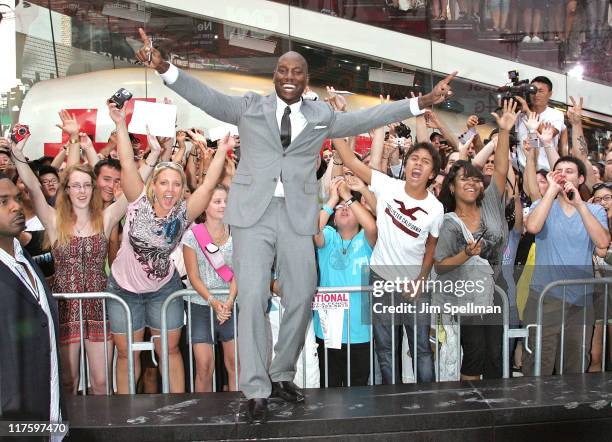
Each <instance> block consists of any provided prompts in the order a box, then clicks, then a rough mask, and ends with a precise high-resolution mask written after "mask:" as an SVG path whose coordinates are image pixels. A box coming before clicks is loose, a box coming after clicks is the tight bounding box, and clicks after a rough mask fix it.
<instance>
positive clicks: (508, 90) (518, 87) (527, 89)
mask: <svg viewBox="0 0 612 442" xmlns="http://www.w3.org/2000/svg"><path fill="white" fill-rule="evenodd" d="M508 79H509V80H510V83H509V84H506V85H504V86H501V87H499V88H497V92H498V93H499V94H501V97H500V98H501V100H502V102H503V101H504V100H509V99H511V98H514V97H515V96H519V97H523V98H524V99H525V101H526V102H527V104H529V105H530V104H531V95H532V94H535V93H536V92H537V91H538V88H537V87H535V86H534V85H533V84H531V83H530V82H529V80H528V79H526V80H520V79H519V73H518V71H509V72H508Z"/></svg>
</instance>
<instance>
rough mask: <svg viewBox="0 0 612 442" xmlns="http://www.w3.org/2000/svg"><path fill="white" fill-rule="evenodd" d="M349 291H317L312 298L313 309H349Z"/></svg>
mask: <svg viewBox="0 0 612 442" xmlns="http://www.w3.org/2000/svg"><path fill="white" fill-rule="evenodd" d="M348 308H349V294H348V293H317V294H316V295H315V296H314V299H313V300H312V309H313V310H335V309H341V310H348Z"/></svg>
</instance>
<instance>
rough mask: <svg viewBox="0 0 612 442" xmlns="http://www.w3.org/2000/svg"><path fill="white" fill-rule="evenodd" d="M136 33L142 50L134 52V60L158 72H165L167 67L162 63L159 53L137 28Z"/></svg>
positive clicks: (166, 64)
mask: <svg viewBox="0 0 612 442" xmlns="http://www.w3.org/2000/svg"><path fill="white" fill-rule="evenodd" d="M138 33H139V34H140V39H141V40H142V44H143V46H142V48H140V49H139V50H138V51H136V58H137V59H138V61H140V62H141V63H143V64H144V65H145V66H148V67H150V68H153V69H155V70H156V71H158V72H161V73H164V72H166V71H167V70H168V66H169V65H168V63H167V62H166V61H164V59H163V58H162V56H161V53H160V52H159V51H158V50H157V49H155V48H154V47H153V43H152V41H151V39H150V38H149V37H148V36H147V34H145V31H144V30H143V29H142V28H138Z"/></svg>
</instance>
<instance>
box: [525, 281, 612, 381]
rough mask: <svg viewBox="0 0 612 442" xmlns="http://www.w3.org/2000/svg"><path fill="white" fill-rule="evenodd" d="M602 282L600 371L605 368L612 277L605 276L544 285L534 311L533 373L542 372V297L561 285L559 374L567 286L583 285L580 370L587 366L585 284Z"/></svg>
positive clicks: (585, 368)
mask: <svg viewBox="0 0 612 442" xmlns="http://www.w3.org/2000/svg"><path fill="white" fill-rule="evenodd" d="M600 284H604V285H605V293H604V311H603V314H604V320H603V350H602V364H601V370H602V372H603V371H605V369H606V338H607V336H606V335H607V327H608V284H612V277H607V278H585V279H565V280H560V281H554V282H551V283H550V284H548V285H547V286H546V287H544V290H542V292H541V293H540V294H539V297H538V306H537V311H536V315H537V316H536V324H535V329H536V343H535V357H534V359H535V360H534V375H535V376H541V373H542V331H543V320H544V319H543V317H544V312H543V308H544V297H545V296H546V295H549V294H550V292H551V290H552V289H553V288H555V287H563V302H562V305H561V339H560V346H561V349H560V354H559V360H560V362H559V374H560V375H562V374H563V364H564V361H563V359H564V348H565V305H566V291H565V290H566V288H567V287H568V286H575V285H584V305H583V306H582V307H583V311H582V345H581V350H580V355H581V364H582V366H581V371H582V373H584V372H585V371H586V370H587V368H588V367H586V364H585V356H586V351H587V342H586V330H587V324H586V319H587V318H586V315H587V308H586V307H587V306H588V305H587V295H588V294H587V286H589V285H591V286H596V285H600Z"/></svg>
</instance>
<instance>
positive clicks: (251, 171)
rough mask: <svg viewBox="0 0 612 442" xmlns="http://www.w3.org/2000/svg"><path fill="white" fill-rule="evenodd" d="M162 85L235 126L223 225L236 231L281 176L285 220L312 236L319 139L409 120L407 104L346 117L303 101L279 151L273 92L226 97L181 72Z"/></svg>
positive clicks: (259, 209)
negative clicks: (298, 121) (235, 160)
mask: <svg viewBox="0 0 612 442" xmlns="http://www.w3.org/2000/svg"><path fill="white" fill-rule="evenodd" d="M168 87H170V89H172V90H173V91H175V92H176V93H177V94H179V95H180V96H182V97H183V98H185V99H186V100H187V101H189V102H190V103H191V104H193V105H194V106H197V107H199V108H200V109H202V110H203V111H204V112H206V113H207V114H209V115H210V116H212V117H214V118H216V119H218V120H221V121H224V122H226V123H229V124H233V125H236V126H238V131H239V132H240V163H239V165H238V169H237V170H236V175H235V176H234V179H233V181H232V185H231V188H230V193H229V196H228V200H227V207H226V209H225V222H226V223H228V224H230V225H233V226H237V227H250V226H252V225H254V224H255V223H256V222H257V221H258V220H259V219H260V218H261V216H262V215H263V213H264V211H265V210H266V208H267V207H268V204H269V203H270V201H271V200H272V197H273V196H274V189H275V188H276V182H277V179H278V177H279V176H282V180H283V186H284V189H285V204H286V207H287V210H288V214H289V219H290V220H291V224H292V226H293V228H294V229H295V231H296V232H297V233H299V234H301V235H313V234H315V233H316V232H317V230H318V226H317V220H318V213H319V207H318V202H317V193H318V184H317V179H316V158H317V155H318V154H319V150H320V149H321V145H322V144H323V141H324V140H325V139H326V138H340V137H347V136H352V135H357V134H360V133H363V132H367V131H368V130H369V129H372V128H376V127H381V126H384V125H385V124H389V123H393V122H396V121H401V120H404V119H406V118H409V117H411V116H412V113H411V112H410V104H409V100H401V101H396V102H394V103H389V104H383V105H379V106H376V107H373V108H370V109H363V110H359V111H355V112H347V113H342V112H335V111H334V110H333V109H332V107H331V106H330V105H329V104H327V103H325V102H323V101H311V100H304V102H303V103H302V107H301V112H302V114H303V115H304V117H305V118H306V121H307V124H306V127H305V128H304V130H303V131H302V132H301V133H300V134H299V135H298V137H297V138H295V139H294V141H293V142H292V143H291V145H290V146H289V147H287V149H286V150H284V149H283V146H282V145H281V142H280V132H279V128H278V123H277V120H276V94H271V95H268V96H265V97H264V96H261V95H258V94H255V93H253V92H248V93H247V94H245V95H244V96H242V97H235V96H228V95H225V94H222V93H220V92H218V91H216V90H214V89H212V88H210V87H208V86H206V85H205V84H203V83H202V82H200V81H199V80H197V79H195V78H194V77H192V76H190V75H189V74H187V73H185V72H184V71H182V70H179V76H178V78H177V80H176V82H174V83H173V84H171V85H168Z"/></svg>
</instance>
